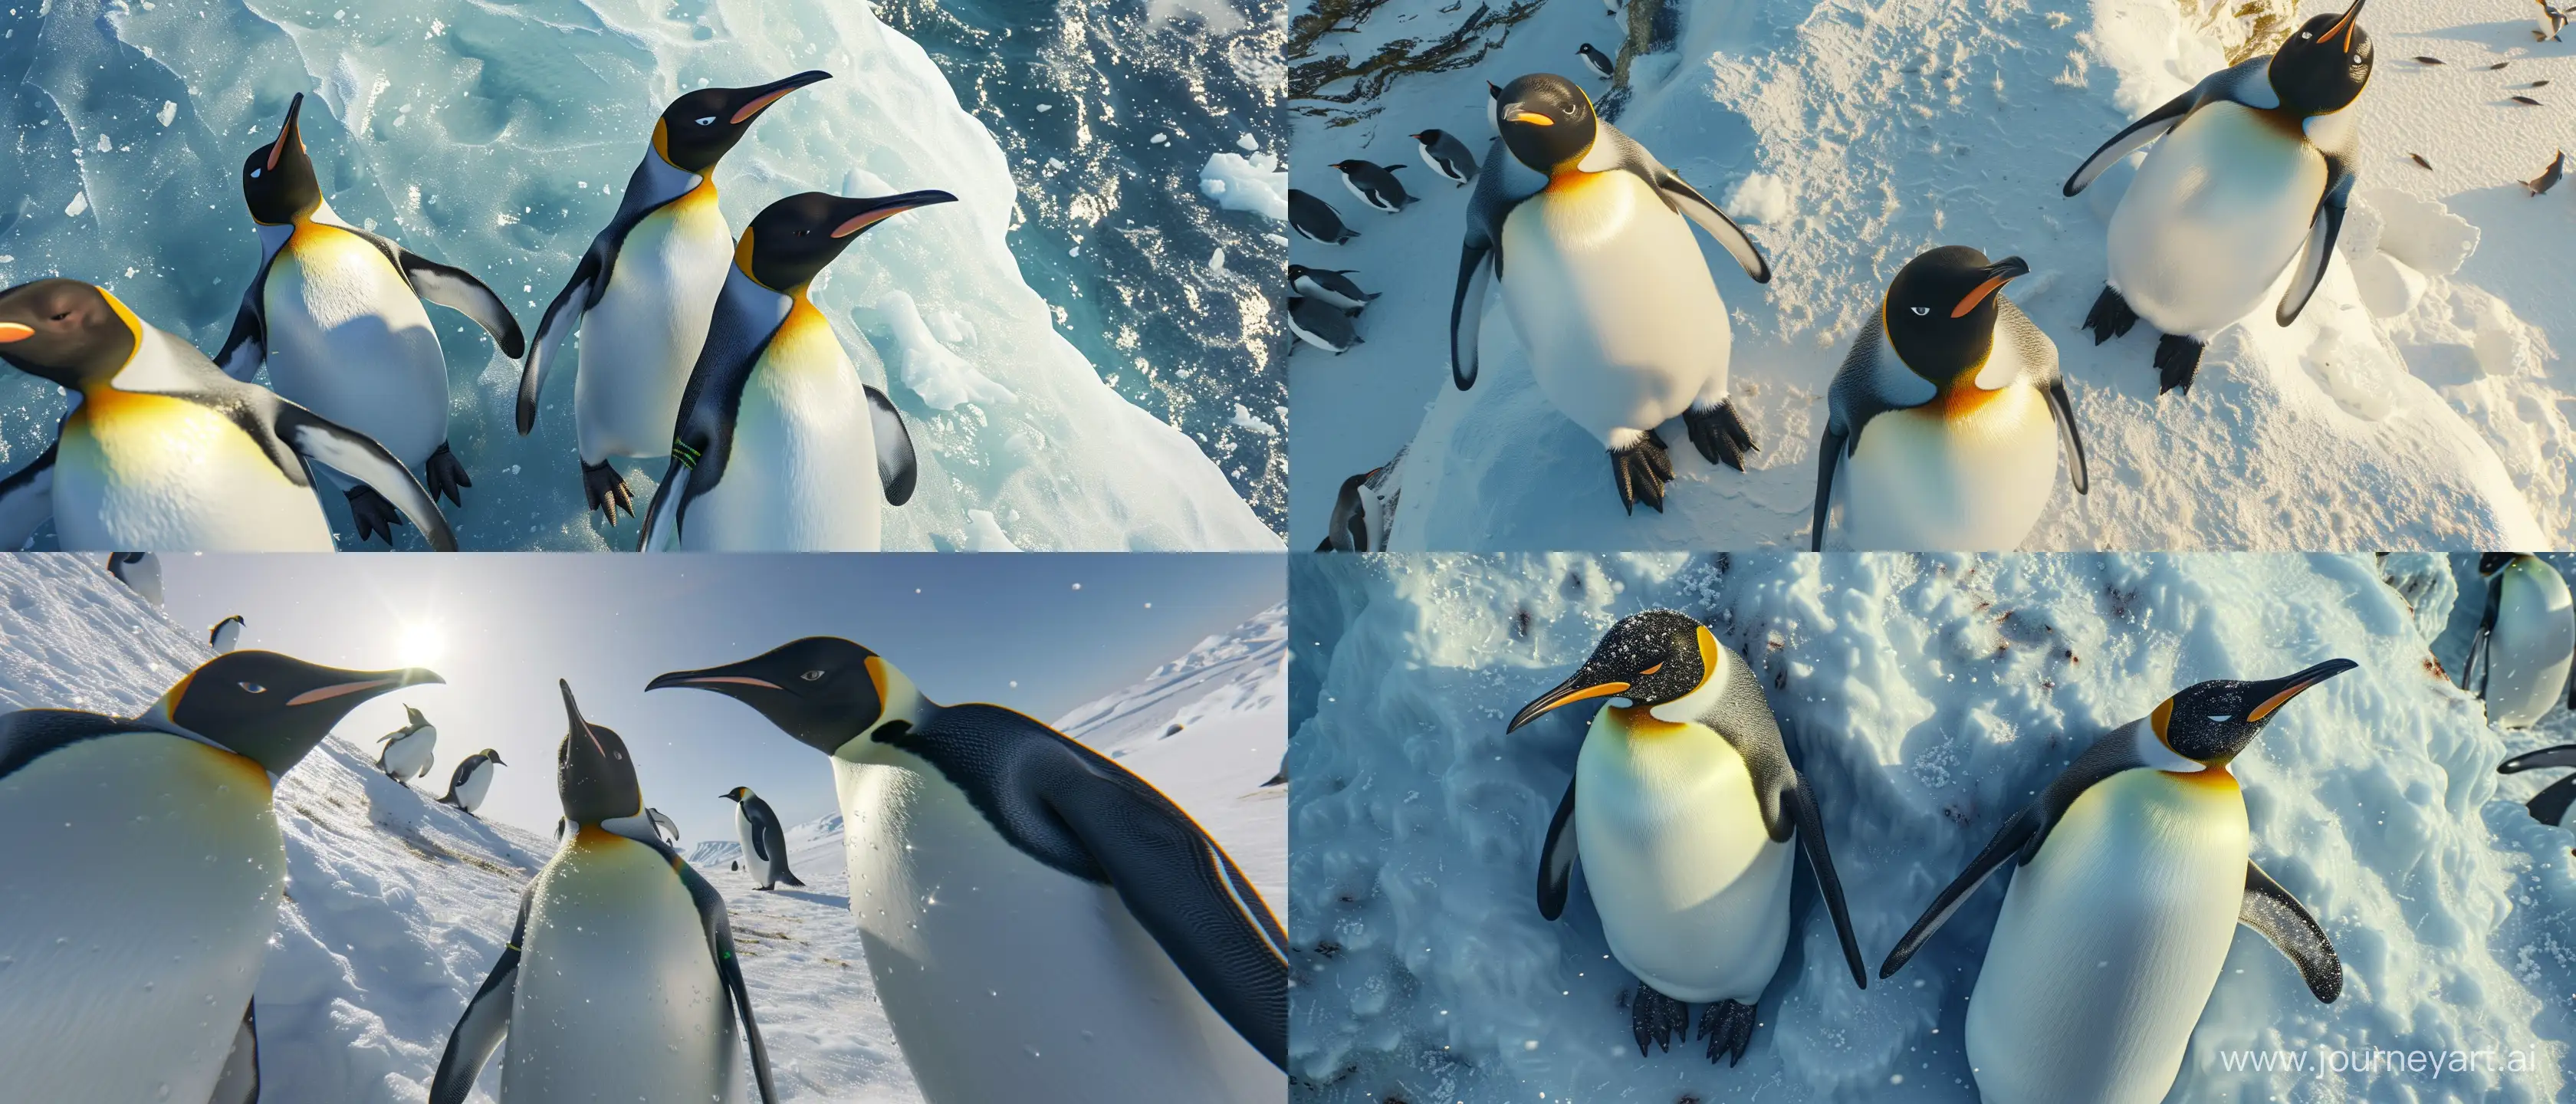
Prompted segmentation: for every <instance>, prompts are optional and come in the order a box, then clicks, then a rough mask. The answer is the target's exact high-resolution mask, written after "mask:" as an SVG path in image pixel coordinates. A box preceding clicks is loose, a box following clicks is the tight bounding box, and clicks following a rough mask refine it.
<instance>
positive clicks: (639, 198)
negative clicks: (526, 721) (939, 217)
mask: <svg viewBox="0 0 2576 1104" xmlns="http://www.w3.org/2000/svg"><path fill="white" fill-rule="evenodd" d="M831 76H832V75H831V74H830V73H825V72H822V71H819V70H815V71H809V72H804V73H798V74H796V75H795V76H792V77H787V78H785V79H783V80H776V81H771V82H770V83H768V84H764V85H759V86H757V87H752V88H701V89H698V90H697V91H694V92H689V93H686V94H684V95H682V96H680V97H679V98H678V99H675V100H672V101H671V103H670V105H669V106H667V107H665V108H663V109H662V116H661V118H659V119H657V120H655V121H654V123H653V140H652V145H651V147H650V148H648V149H646V150H645V151H644V159H643V161H641V162H640V163H638V164H637V165H636V166H635V173H634V175H633V176H630V177H628V178H627V180H626V190H625V191H624V192H623V193H621V194H620V198H619V199H618V203H617V213H616V214H614V215H611V216H609V219H608V225H607V226H605V227H603V228H601V229H600V231H599V234H598V236H597V237H594V238H592V239H591V240H590V247H589V248H588V249H585V250H583V251H582V254H581V262H580V263H579V264H578V265H576V266H574V268H573V272H572V278H571V279H569V280H566V281H565V282H564V287H563V290H562V291H560V292H557V293H555V298H554V301H553V302H551V303H548V304H546V314H545V319H544V320H543V321H541V322H539V323H537V336H536V340H535V341H533V342H531V343H530V344H529V346H528V359H527V361H526V363H525V364H524V366H523V368H522V370H521V372H520V374H519V407H518V418H519V421H518V424H519V435H520V436H522V437H525V436H527V435H528V432H529V431H530V430H533V429H535V428H536V425H537V396H538V393H539V391H540V390H542V389H543V388H544V386H545V382H546V377H547V374H548V373H549V371H550V370H552V369H553V368H554V365H555V363H556V362H557V361H558V360H560V359H561V358H562V356H563V344H564V341H565V339H566V338H569V337H571V336H572V334H573V332H574V331H576V330H578V331H580V333H581V354H580V355H581V359H580V360H579V361H578V362H577V364H576V367H577V369H578V371H577V372H576V373H575V378H574V380H573V396H572V405H573V429H574V433H575V436H576V438H577V443H578V446H579V449H580V453H581V487H582V497H583V498H584V500H585V501H587V502H589V504H590V508H591V509H593V510H597V511H600V512H601V513H602V514H603V515H605V516H606V518H607V521H608V523H609V524H611V525H614V524H616V523H617V511H619V510H621V509H622V510H625V511H626V512H627V513H628V514H633V513H634V512H635V496H634V492H632V491H630V490H628V489H627V486H626V478H625V477H624V476H622V475H620V474H618V472H617V470H616V469H615V468H613V467H611V466H609V463H608V461H609V459H610V458H611V457H619V456H626V457H638V458H647V457H660V456H667V455H669V454H670V447H671V425H672V423H673V421H674V420H676V419H677V418H678V416H679V413H680V397H681V393H682V392H683V391H685V390H686V389H687V387H688V382H689V369H690V366H692V365H694V364H696V363H697V361H698V351H699V348H700V347H701V346H702V345H704V344H705V342H706V337H707V319H708V317H709V316H710V315H711V314H712V312H713V311H714V310H715V304H716V297H717V294H718V293H719V292H721V291H722V290H723V289H724V286H725V278H726V273H728V272H730V271H731V270H732V269H731V263H730V262H731V261H732V259H733V255H734V237H733V230H732V228H731V227H729V226H727V225H726V223H725V217H724V213H723V212H722V211H719V210H718V209H717V208H716V185H715V170H716V163H717V162H719V161H722V160H723V159H724V155H725V154H726V153H728V152H730V151H731V150H732V149H733V147H734V144H735V143H737V142H740V141H742V137H743V135H745V134H748V133H750V131H751V124H752V123H753V122H754V121H755V120H757V119H759V118H760V114H761V112H764V111H767V110H769V107H770V105H772V104H775V103H777V102H778V100H779V98H780V97H782V96H785V95H787V94H788V93H790V92H793V91H796V90H797V89H799V88H803V87H805V86H806V85H809V84H814V83H817V82H820V81H825V80H829V79H831Z"/></svg>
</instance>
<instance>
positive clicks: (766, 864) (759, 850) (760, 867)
mask: <svg viewBox="0 0 2576 1104" xmlns="http://www.w3.org/2000/svg"><path fill="white" fill-rule="evenodd" d="M716 796H718V797H722V798H724V799H726V800H728V801H731V802H733V828H734V834H736V835H738V836H740V837H742V858H741V859H740V860H738V861H737V864H736V865H739V866H747V867H750V868H751V876H752V877H753V878H755V879H758V880H759V882H760V888H762V889H764V890H767V889H774V888H777V885H778V883H780V882H785V883H787V884H789V885H792V886H801V885H804V884H805V883H803V882H801V881H798V880H797V879H796V875H795V874H794V873H792V872H790V871H789V870H788V869H787V828H786V826H785V825H782V824H780V823H778V814H777V813H776V812H774V811H772V810H771V809H770V807H769V803H768V802H766V801H762V800H761V799H760V795H758V794H755V793H753V792H751V787H749V786H736V787H734V788H733V789H731V790H727V791H725V792H724V793H721V794H718V795H716Z"/></svg>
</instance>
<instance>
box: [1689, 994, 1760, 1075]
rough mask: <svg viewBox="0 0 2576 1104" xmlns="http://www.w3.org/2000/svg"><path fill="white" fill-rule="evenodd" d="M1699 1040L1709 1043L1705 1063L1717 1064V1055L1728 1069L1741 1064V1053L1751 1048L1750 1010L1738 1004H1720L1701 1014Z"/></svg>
mask: <svg viewBox="0 0 2576 1104" xmlns="http://www.w3.org/2000/svg"><path fill="white" fill-rule="evenodd" d="M1699 1037H1700V1038H1703V1039H1706V1040H1708V1061H1709V1064H1710V1065H1715V1064H1717V1058H1718V1055H1721V1054H1723V1055H1726V1056H1727V1059H1726V1064H1727V1067H1728V1068H1730V1069H1732V1068H1734V1066H1735V1064H1736V1063H1738V1062H1741V1061H1743V1060H1744V1051H1745V1049H1746V1048H1747V1047H1750V1046H1752V1045H1753V1006H1752V1005H1749V1004H1745V1003H1742V1002H1740V1001H1731V1000H1722V1001H1719V1002H1717V1003H1716V1004H1712V1005H1709V1006H1708V1011H1706V1012H1703V1013H1701V1014H1700V1017H1699Z"/></svg>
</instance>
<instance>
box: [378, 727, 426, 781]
mask: <svg viewBox="0 0 2576 1104" xmlns="http://www.w3.org/2000/svg"><path fill="white" fill-rule="evenodd" d="M437 747H438V734H437V733H436V732H435V731H434V730H430V729H423V730H421V731H419V732H415V733H412V734H411V735H409V736H403V737H398V738H396V739H395V740H394V741H393V742H392V743H390V744H388V745H386V746H385V755H384V763H385V773H387V774H390V775H393V776H394V777H396V778H418V777H420V776H421V775H424V774H428V773H429V764H430V759H431V756H432V754H433V752H435V751H436V749H437Z"/></svg>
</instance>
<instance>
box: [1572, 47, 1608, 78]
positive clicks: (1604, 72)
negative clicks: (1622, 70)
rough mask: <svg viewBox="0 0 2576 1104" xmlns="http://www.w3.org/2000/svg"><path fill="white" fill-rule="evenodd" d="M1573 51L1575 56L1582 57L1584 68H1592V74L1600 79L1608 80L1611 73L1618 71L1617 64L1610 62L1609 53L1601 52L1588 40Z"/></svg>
mask: <svg viewBox="0 0 2576 1104" xmlns="http://www.w3.org/2000/svg"><path fill="white" fill-rule="evenodd" d="M1574 53H1575V56H1577V57H1580V58H1582V59H1583V67H1584V68H1586V69H1589V70H1592V75H1593V76H1596V77H1599V78H1601V79H1602V80H1609V79H1610V77H1611V76H1612V74H1614V73H1616V72H1618V66H1617V65H1615V64H1613V63H1612V62H1611V60H1610V55H1608V54H1605V53H1602V52H1601V51H1600V50H1599V49H1598V48H1596V47H1594V46H1593V45H1592V44H1591V43H1589V42H1586V43H1584V44H1583V45H1582V46H1581V47H1580V48H1578V49H1576V50H1575V51H1574Z"/></svg>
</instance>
